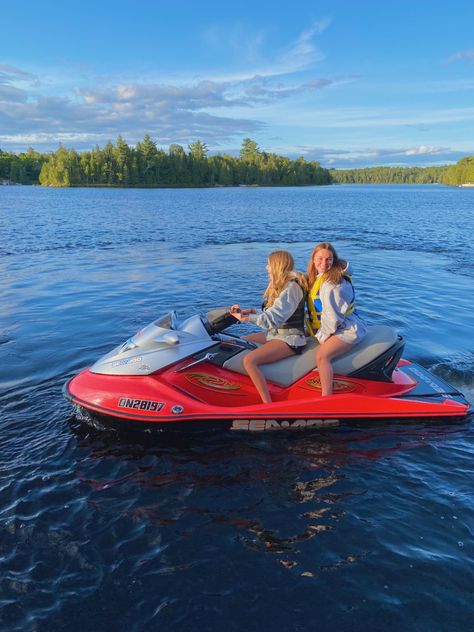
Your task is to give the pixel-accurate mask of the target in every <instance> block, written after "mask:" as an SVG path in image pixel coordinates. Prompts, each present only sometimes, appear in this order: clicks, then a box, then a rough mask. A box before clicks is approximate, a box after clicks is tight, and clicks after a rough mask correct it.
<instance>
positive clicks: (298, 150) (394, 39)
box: [0, 0, 474, 168]
mask: <svg viewBox="0 0 474 632" xmlns="http://www.w3.org/2000/svg"><path fill="white" fill-rule="evenodd" d="M0 6H1V11H0V34H1V35H0V148H1V149H3V150H6V151H24V150H26V148H27V147H28V146H30V145H31V146H33V147H34V148H35V149H38V150H41V151H48V150H54V149H56V148H57V146H58V144H59V143H62V144H64V145H65V146H67V147H74V148H76V149H78V150H82V149H90V148H91V147H93V146H94V145H95V144H96V143H98V144H99V145H100V146H103V145H104V144H105V143H106V142H107V141H108V140H112V141H115V139H116V138H117V136H118V135H119V134H121V135H122V136H123V137H124V138H125V139H126V140H127V141H128V142H129V143H130V144H132V145H133V144H135V143H136V142H137V141H138V140H141V139H142V138H143V136H144V134H145V133H146V132H148V133H150V135H151V136H152V138H153V139H154V140H155V141H156V142H157V143H158V145H160V146H162V147H164V148H165V149H167V147H168V145H169V144H171V143H179V144H181V145H183V146H184V147H187V145H188V144H189V143H191V142H193V141H194V140H196V139H199V140H202V141H204V142H205V143H206V144H207V145H208V147H209V149H210V150H211V152H228V153H233V154H235V153H237V152H238V150H239V148H240V145H241V143H242V139H243V138H245V137H250V138H252V139H253V140H256V141H257V143H258V144H259V146H260V147H261V149H263V150H266V151H273V152H276V153H280V154H284V155H288V156H291V157H295V156H298V155H302V156H304V157H305V158H306V159H308V160H309V159H311V160H312V159H315V160H319V161H320V162H321V164H323V166H326V167H335V168H343V167H357V166H368V165H404V166H409V165H419V166H426V165H437V164H447V163H451V162H455V161H456V160H458V159H459V158H461V157H462V156H465V155H472V154H474V2H472V0H452V1H451V2H450V3H438V2H434V1H433V0H431V1H425V0H410V1H408V0H398V1H396V2H384V1H383V0H378V1H364V0H360V1H359V2H354V1H353V0H352V1H350V0H333V1H331V2H329V1H317V0H313V1H300V0H293V1H292V2H285V3H278V2H276V1H275V0H273V2H267V1H263V2H258V1H257V0H255V1H254V2H248V1H247V0H242V1H240V2H235V3H226V2H222V1H220V2H206V1H205V0H201V2H191V1H187V0H179V1H175V2H172V1H170V0H166V1H161V0H155V1H154V2H152V1H151V0H146V1H144V0H142V1H140V0H135V1H134V2H132V1H128V0H115V1H109V0H103V1H100V0H96V1H95V2H91V1H90V0H83V1H82V2H77V3H70V2H64V1H62V2H59V1H48V0H42V1H41V2H37V1H35V2H33V1H31V0H24V1H23V2H17V3H13V2H8V3H7V2H4V3H1V5H0Z"/></svg>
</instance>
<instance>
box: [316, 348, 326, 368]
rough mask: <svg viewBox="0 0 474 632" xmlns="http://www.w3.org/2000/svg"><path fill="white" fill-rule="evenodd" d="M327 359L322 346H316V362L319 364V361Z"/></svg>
mask: <svg viewBox="0 0 474 632" xmlns="http://www.w3.org/2000/svg"><path fill="white" fill-rule="evenodd" d="M327 359H328V358H327V354H326V352H325V350H324V349H323V347H318V348H317V349H316V363H317V364H319V363H320V362H324V361H325V360H327Z"/></svg>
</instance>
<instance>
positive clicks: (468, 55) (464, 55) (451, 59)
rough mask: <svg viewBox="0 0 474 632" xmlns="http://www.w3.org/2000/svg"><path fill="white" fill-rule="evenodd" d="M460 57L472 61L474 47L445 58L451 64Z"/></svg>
mask: <svg viewBox="0 0 474 632" xmlns="http://www.w3.org/2000/svg"><path fill="white" fill-rule="evenodd" d="M462 59H468V60H469V61H474V49H471V50H465V51H460V52H458V53H454V55H451V57H449V59H447V60H446V63H447V64H452V63H454V62H455V61H460V60H462Z"/></svg>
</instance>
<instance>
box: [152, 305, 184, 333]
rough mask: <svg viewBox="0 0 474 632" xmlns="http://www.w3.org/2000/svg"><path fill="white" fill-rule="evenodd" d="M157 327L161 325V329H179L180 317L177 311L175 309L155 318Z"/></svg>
mask: <svg viewBox="0 0 474 632" xmlns="http://www.w3.org/2000/svg"><path fill="white" fill-rule="evenodd" d="M153 324H154V325H155V327H159V328H160V329H177V328H178V319H177V315H176V312H175V311H174V310H173V311H172V312H168V313H167V314H165V315H164V316H161V317H160V318H158V320H155V321H154V323H153Z"/></svg>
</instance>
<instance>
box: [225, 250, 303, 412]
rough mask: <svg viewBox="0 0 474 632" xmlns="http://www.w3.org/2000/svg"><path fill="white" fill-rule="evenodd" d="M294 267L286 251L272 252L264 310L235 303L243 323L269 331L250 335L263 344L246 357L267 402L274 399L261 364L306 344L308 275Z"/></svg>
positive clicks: (235, 312) (246, 365)
mask: <svg viewBox="0 0 474 632" xmlns="http://www.w3.org/2000/svg"><path fill="white" fill-rule="evenodd" d="M294 267H295V263H294V260H293V257H292V256H291V254H290V253H289V252H287V251H286V250H276V251H275V252H271V253H270V255H269V256H268V262H267V272H268V279H269V283H268V287H267V289H266V290H265V292H264V295H263V297H264V303H263V306H262V308H263V309H255V308H252V309H243V310H241V309H240V306H239V305H232V307H231V310H230V311H231V314H232V315H233V316H235V318H237V319H238V320H240V322H243V323H246V322H250V323H255V324H256V325H257V326H258V327H261V328H262V329H265V330H266V331H265V332H262V333H257V334H250V335H249V336H246V338H247V339H248V340H252V341H253V342H258V343H260V344H261V345H262V346H261V347H259V348H258V349H253V350H252V351H250V353H248V354H247V355H246V356H245V358H244V360H243V365H244V368H245V370H246V371H247V374H248V376H249V377H250V379H251V380H252V382H253V383H254V385H255V388H256V389H257V391H258V394H259V395H260V397H261V398H262V402H263V403H264V404H268V403H270V402H271V401H272V399H271V396H270V393H269V390H268V385H267V381H266V380H265V376H264V375H263V373H262V371H261V370H260V369H259V366H260V365H261V364H269V363H271V362H276V361H277V360H282V359H283V358H287V357H289V356H292V355H295V354H297V353H301V352H302V350H303V348H304V346H305V344H306V337H305V332H304V310H305V302H306V287H307V285H306V277H305V275H304V274H302V273H301V272H297V271H296V270H295V269H294Z"/></svg>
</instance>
